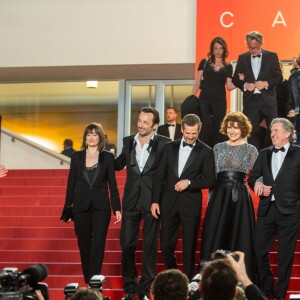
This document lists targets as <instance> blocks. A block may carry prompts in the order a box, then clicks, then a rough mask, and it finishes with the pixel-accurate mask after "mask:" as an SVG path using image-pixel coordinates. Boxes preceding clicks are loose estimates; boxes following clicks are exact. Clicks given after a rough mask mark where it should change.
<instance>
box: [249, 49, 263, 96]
mask: <svg viewBox="0 0 300 300" xmlns="http://www.w3.org/2000/svg"><path fill="white" fill-rule="evenodd" d="M261 60H262V53H260V57H255V58H253V56H252V55H251V67H252V71H253V74H254V78H255V80H257V77H258V74H259V71H260V67H261ZM254 94H261V92H260V91H259V90H258V89H255V90H254Z"/></svg>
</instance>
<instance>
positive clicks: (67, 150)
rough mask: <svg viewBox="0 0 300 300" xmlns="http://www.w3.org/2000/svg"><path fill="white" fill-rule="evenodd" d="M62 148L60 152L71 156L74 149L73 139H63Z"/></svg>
mask: <svg viewBox="0 0 300 300" xmlns="http://www.w3.org/2000/svg"><path fill="white" fill-rule="evenodd" d="M63 146H64V150H63V151H62V152H61V154H63V155H65V156H68V157H71V155H72V153H73V152H75V151H76V150H75V149H74V148H73V141H72V140H71V139H65V140H64V144H63Z"/></svg>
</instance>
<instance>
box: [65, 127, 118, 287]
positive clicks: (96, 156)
mask: <svg viewBox="0 0 300 300" xmlns="http://www.w3.org/2000/svg"><path fill="white" fill-rule="evenodd" d="M104 147H105V137H104V133H103V129H102V127H101V125H100V124H97V123H91V124H89V125H88V126H87V127H86V129H85V131H84V134H83V141H82V147H81V149H82V150H81V151H76V152H74V153H72V155H71V166H70V172H69V177H68V185H67V193H66V200H65V206H64V210H63V214H62V217H61V219H62V220H64V221H65V222H69V221H70V217H71V215H70V214H69V213H70V212H72V214H73V219H74V227H75V233H76V236H77V242H78V247H79V250H80V258H81V266H82V271H83V275H84V279H85V282H86V283H89V281H90V279H91V277H92V276H93V275H99V274H100V273H101V267H102V263H103V258H104V249H105V241H106V235H107V230H108V226H109V223H110V218H111V207H112V210H113V213H114V214H115V215H116V222H115V223H118V222H120V221H121V218H122V216H121V204H120V197H119V191H118V187H117V181H116V177H115V168H114V155H113V154H112V153H110V152H108V151H105V150H104ZM68 212H69V213H68Z"/></svg>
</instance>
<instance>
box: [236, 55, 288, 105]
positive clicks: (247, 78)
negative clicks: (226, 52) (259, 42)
mask: <svg viewBox="0 0 300 300" xmlns="http://www.w3.org/2000/svg"><path fill="white" fill-rule="evenodd" d="M241 73H242V74H244V80H240V79H239V74H241ZM282 80H283V77H282V72H281V68H280V65H279V59H278V56H277V54H276V53H275V52H270V51H267V50H263V51H262V61H261V68H260V72H259V74H258V77H257V81H267V82H268V84H269V87H268V89H263V90H261V95H262V97H263V99H264V100H265V102H266V103H267V104H268V105H275V106H276V105H277V102H276V89H275V88H276V85H277V84H279V83H280V82H282ZM232 81H233V83H234V84H235V86H237V87H238V88H239V89H240V90H241V91H242V92H243V93H244V94H243V99H244V106H246V105H247V103H248V102H249V101H250V99H251V97H252V95H253V91H252V92H249V91H244V84H245V82H249V83H254V82H255V78H254V74H253V71H252V67H251V54H250V52H245V53H243V54H241V55H240V56H239V58H238V61H237V64H236V68H235V71H234V75H233V79H232Z"/></svg>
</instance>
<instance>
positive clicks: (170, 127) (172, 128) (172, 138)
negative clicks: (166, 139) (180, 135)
mask: <svg viewBox="0 0 300 300" xmlns="http://www.w3.org/2000/svg"><path fill="white" fill-rule="evenodd" d="M169 125H174V126H169V128H168V129H169V135H170V139H171V140H172V141H174V137H175V129H176V128H175V127H176V123H173V124H171V123H169Z"/></svg>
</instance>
